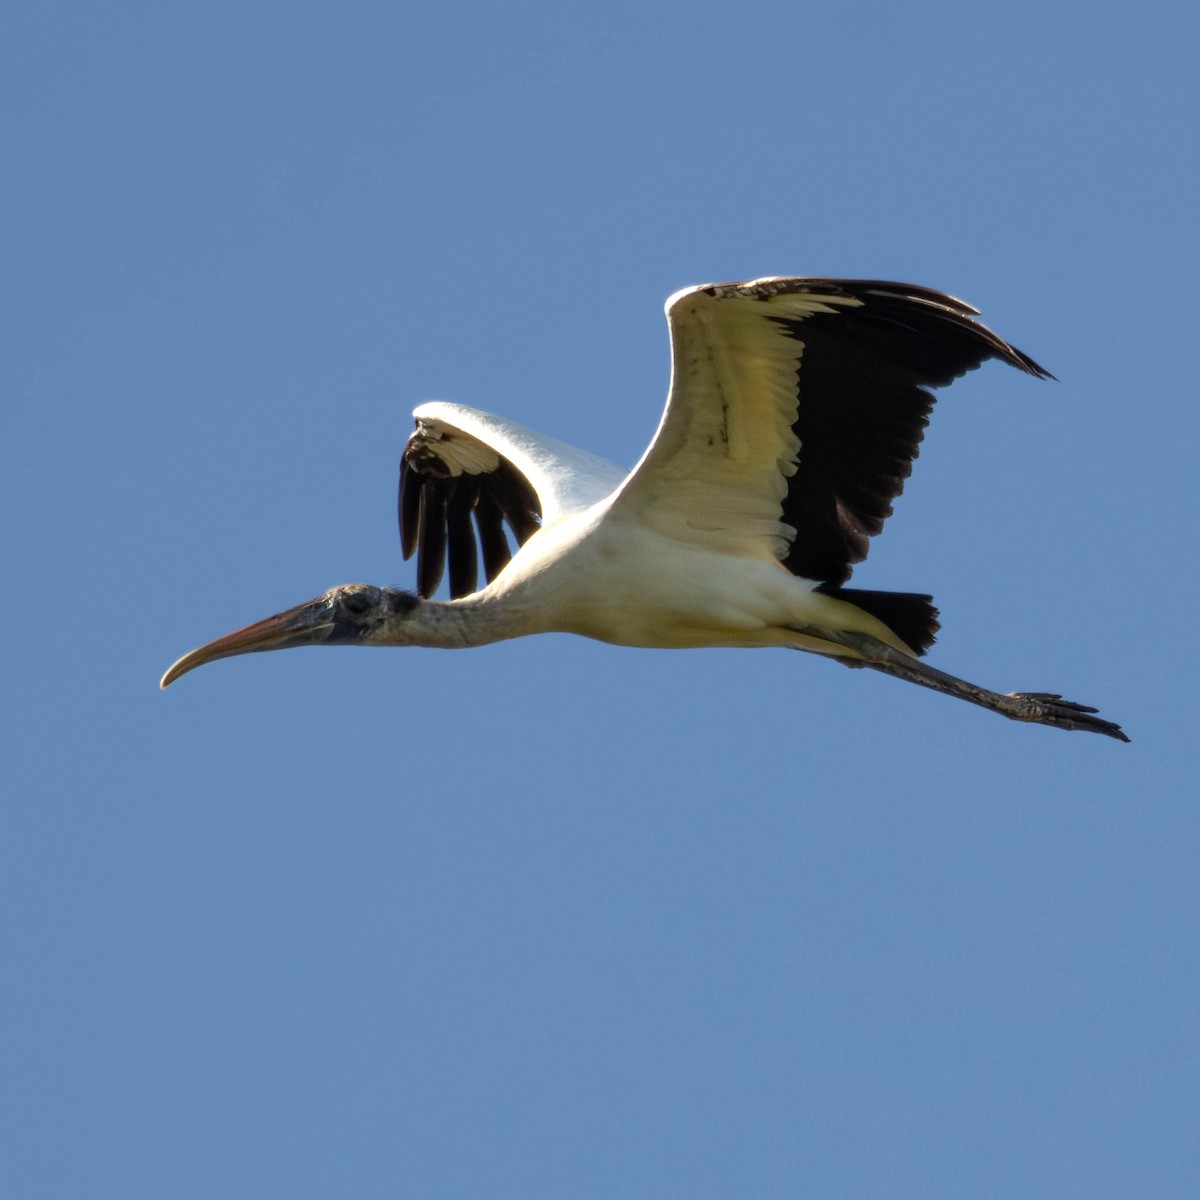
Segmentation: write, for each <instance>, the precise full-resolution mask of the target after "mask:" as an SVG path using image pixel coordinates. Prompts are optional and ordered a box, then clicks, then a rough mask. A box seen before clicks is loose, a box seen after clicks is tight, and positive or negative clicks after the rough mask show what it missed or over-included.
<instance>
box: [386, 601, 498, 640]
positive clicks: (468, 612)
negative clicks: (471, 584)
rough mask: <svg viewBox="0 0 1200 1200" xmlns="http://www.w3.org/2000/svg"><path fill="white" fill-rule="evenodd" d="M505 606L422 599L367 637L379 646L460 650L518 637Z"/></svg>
mask: <svg viewBox="0 0 1200 1200" xmlns="http://www.w3.org/2000/svg"><path fill="white" fill-rule="evenodd" d="M510 617H511V614H510V613H509V612H508V611H507V606H505V605H498V604H496V603H495V602H494V601H493V602H492V603H490V604H485V603H478V602H476V601H475V598H474V597H467V598H465V599H463V600H450V601H444V600H422V601H421V602H420V604H418V605H417V607H416V608H415V609H414V610H412V611H411V612H409V613H407V614H405V615H404V616H403V617H402V618H400V619H394V620H392V621H390V622H387V623H385V624H384V625H382V626H380V628H379V630H378V632H377V633H375V635H374V636H372V637H371V638H370V640H371V641H373V642H376V643H378V644H380V645H392V646H432V647H436V648H438V649H443V650H462V649H466V648H467V647H468V646H486V645H488V644H489V643H491V642H499V641H503V640H504V639H505V638H510V637H514V636H517V634H518V633H519V632H521V631H520V630H518V628H517V625H516V623H515V622H514V621H513V620H512V619H510Z"/></svg>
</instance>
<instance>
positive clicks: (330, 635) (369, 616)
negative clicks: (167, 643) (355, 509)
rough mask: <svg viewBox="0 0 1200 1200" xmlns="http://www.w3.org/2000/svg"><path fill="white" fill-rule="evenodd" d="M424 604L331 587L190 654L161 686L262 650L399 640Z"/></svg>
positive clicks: (387, 593) (405, 595) (359, 588)
mask: <svg viewBox="0 0 1200 1200" xmlns="http://www.w3.org/2000/svg"><path fill="white" fill-rule="evenodd" d="M421 603H422V601H421V600H420V599H419V597H417V596H415V595H414V594H413V593H412V592H401V591H397V590H395V589H393V588H377V587H372V586H371V584H369V583H347V584H345V585H343V586H342V587H335V588H330V590H329V591H327V592H326V593H325V594H324V595H323V596H318V597H317V598H316V599H315V600H309V601H308V602H307V603H305V604H298V605H297V606H296V607H295V608H289V609H288V610H287V611H286V612H281V613H277V614H276V615H275V616H273V617H267V619H266V620H265V621H257V622H256V623H255V624H253V625H247V626H246V628H245V629H239V630H238V631H237V632H236V633H230V634H226V636H225V637H222V638H217V640H216V641H215V642H209V643H208V644H207V645H205V646H201V647H200V648H199V649H198V650H193V651H192V652H191V653H190V654H185V655H184V656H183V657H182V658H181V659H180V660H179V661H178V662H176V663H175V664H174V665H173V666H171V667H170V668H169V669H168V670H167V673H166V674H165V675H164V676H163V677H162V683H161V684H160V686H161V687H166V686H167V684H169V683H174V682H175V680H176V679H178V678H179V677H180V675H184V674H186V673H187V672H188V671H191V670H193V669H195V668H196V667H200V666H203V665H204V664H205V663H208V662H213V661H215V660H216V659H218V658H229V657H231V656H232V655H234V654H253V653H255V652H257V651H260V650H287V649H289V648H290V647H292V646H346V645H364V644H365V645H370V644H372V643H376V644H385V643H387V642H390V641H395V642H399V641H401V640H402V639H401V638H398V637H397V636H396V630H397V629H398V628H399V627H402V626H403V625H404V623H405V619H406V618H408V617H411V616H412V615H414V614H415V612H416V610H417V608H418V607H419V606H420V604H421Z"/></svg>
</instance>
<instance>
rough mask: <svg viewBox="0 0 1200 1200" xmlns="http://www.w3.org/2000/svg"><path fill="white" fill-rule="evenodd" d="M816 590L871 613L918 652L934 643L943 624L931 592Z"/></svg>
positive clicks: (826, 588) (847, 589)
mask: <svg viewBox="0 0 1200 1200" xmlns="http://www.w3.org/2000/svg"><path fill="white" fill-rule="evenodd" d="M817 590H818V591H819V592H822V593H823V594H824V595H826V596H833V597H834V598H835V599H837V600H845V601H846V602H847V603H849V604H853V605H856V606H857V607H858V608H861V609H862V610H863V612H866V613H870V614H871V616H873V617H874V618H875V619H876V620H877V621H882V622H883V623H884V624H885V625H886V626H887V627H888V628H889V629H890V630H891V631H892V632H893V633H894V634H895V635H896V636H897V637H898V638H900V640H901V641H902V642H904V643H905V645H907V646H911V647H912V649H913V650H915V651H916V653H917V654H924V653H925V651H926V650H928V649H929V647H930V646H932V645H933V643H934V639H935V637H936V636H937V631H938V630H939V629H940V628H941V624H940V622H939V621H938V610H937V609H936V608H934V606H933V597H932V596H921V595H918V594H917V593H915V592H872V591H868V590H866V589H865V588H838V587H823V588H818V589H817Z"/></svg>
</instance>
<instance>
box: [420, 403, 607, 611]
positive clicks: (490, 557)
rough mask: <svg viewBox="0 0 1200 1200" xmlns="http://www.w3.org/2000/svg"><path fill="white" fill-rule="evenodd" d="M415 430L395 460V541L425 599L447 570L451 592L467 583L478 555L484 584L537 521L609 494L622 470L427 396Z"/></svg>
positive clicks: (461, 592)
mask: <svg viewBox="0 0 1200 1200" xmlns="http://www.w3.org/2000/svg"><path fill="white" fill-rule="evenodd" d="M413 416H414V417H415V418H416V422H417V428H416V432H415V433H414V434H413V435H412V436H411V437H410V438H409V439H408V443H407V445H406V446H405V447H404V454H403V455H402V456H401V459H400V497H399V517H400V542H401V547H402V549H403V552H404V557H405V558H411V557H412V555H413V554H414V553H416V555H417V590H418V592H419V593H420V594H421V595H422V596H424V597H426V598H428V597H430V596H432V595H433V594H434V592H436V591H437V588H438V584H439V583H441V580H442V574H443V572H444V570H445V568H446V566H447V564H448V565H449V568H450V594H451V595H452V596H454V597H456V598H457V597H459V596H466V595H469V594H470V593H471V592H473V591H475V588H476V583H477V580H478V559H479V558H480V557H482V559H483V567H484V573H485V575H486V577H487V580H488V582H491V581H492V580H493V579H495V578H496V576H497V575H499V574H500V572H501V571H503V570H504V568H505V567H506V566H507V565H508V561H509V559H510V557H511V550H510V548H509V544H508V539H507V538H506V536H505V533H504V526H505V525H506V524H507V525H508V527H509V529H510V530H511V531H512V533H513V536H514V537H515V538H516V539H517V543H518V545H520V544H523V543H524V542H525V541H526V540H527V539H528V538H529V537H531V536H532V535H533V534H534V533H535V532H536V531H537V529H538V528H539V526H540V525H541V524H542V523H543V522H550V521H553V520H555V519H556V518H557V517H560V516H562V515H563V514H565V513H570V512H576V511H578V510H580V509H584V508H587V507H589V506H590V505H592V504H595V503H596V501H598V500H602V499H603V498H604V497H605V496H607V495H609V494H610V493H611V492H612V491H613V490H614V489H615V488H616V487H617V486H618V485H619V484H620V483H621V481H622V480H623V479H624V478H625V471H624V470H622V469H621V468H620V467H618V466H617V465H616V464H615V463H611V462H609V461H608V460H607V459H603V458H598V457H597V456H596V455H594V454H588V453H587V452H586V451H584V450H577V449H575V448H574V447H573V446H568V445H566V444H565V443H564V442H558V441H555V440H554V439H553V438H548V437H543V436H542V435H541V434H540V433H534V432H533V430H531V429H526V428H525V427H524V426H522V425H517V424H516V423H515V422H513V421H506V420H504V419H503V418H501V417H494V416H492V415H491V414H490V413H485V412H480V411H478V410H477V409H474V408H466V407H464V406H463V405H459V404H445V403H442V402H440V401H435V402H432V403H429V404H422V405H421V406H420V407H419V408H418V409H416V411H415V412H414V413H413Z"/></svg>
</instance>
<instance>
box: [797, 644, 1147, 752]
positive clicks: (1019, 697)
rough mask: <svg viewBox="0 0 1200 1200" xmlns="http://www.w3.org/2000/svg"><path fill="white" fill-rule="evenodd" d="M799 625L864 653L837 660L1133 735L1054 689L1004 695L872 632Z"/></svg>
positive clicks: (997, 705)
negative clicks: (912, 653)
mask: <svg viewBox="0 0 1200 1200" xmlns="http://www.w3.org/2000/svg"><path fill="white" fill-rule="evenodd" d="M794 628H795V629H796V632H797V633H803V634H807V635H808V636H809V637H816V638H820V639H821V640H822V641H826V642H833V643H835V644H836V645H840V646H845V647H846V648H847V649H849V650H853V651H855V652H856V653H857V654H858V655H860V656H861V657H860V658H849V657H846V658H841V657H839V658H838V660H837V661H838V662H841V663H844V664H845V665H846V666H848V667H871V668H872V669H873V670H876V671H882V672H883V673H884V674H885V675H892V676H895V678H897V679H903V680H906V681H907V682H908V683H917V684H920V685H921V687H927V688H932V689H933V690H934V691H935V692H941V693H943V694H944V695H947V696H957V697H958V698H959V699H960V700H969V701H970V702H971V703H972V704H978V705H980V706H981V707H983V708H990V709H991V710H992V711H993V712H998V713H1000V714H1001V716H1005V717H1008V718H1010V719H1011V720H1013V721H1032V722H1034V723H1036V724H1038V725H1055V726H1057V727H1058V728H1059V729H1085V730H1088V731H1089V732H1091V733H1103V734H1105V735H1106V736H1107V737H1111V738H1116V739H1117V740H1118V741H1122V742H1127V741H1129V738H1127V737H1126V736H1125V734H1124V733H1123V732H1122V730H1121V727H1120V726H1119V725H1115V724H1113V722H1111V721H1105V720H1103V719H1102V718H1100V717H1097V716H1095V715H1093V714H1094V713H1095V712H1096V710H1095V709H1094V708H1088V707H1087V706H1086V705H1083V704H1075V703H1073V702H1072V701H1070V700H1064V699H1063V698H1062V697H1061V696H1059V695H1057V694H1055V693H1053V692H1011V693H1009V694H1008V695H1003V694H1001V693H1000V692H991V691H988V689H987V688H983V687H980V686H979V685H978V684H975V683H968V682H967V681H966V680H965V679H958V678H956V677H955V676H953V675H948V674H946V672H945V671H939V670H938V669H937V668H936V667H930V666H928V665H926V664H925V663H923V662H921V661H919V660H918V659H915V658H913V657H912V656H911V655H908V654H904V653H902V652H901V651H899V650H896V649H895V648H894V647H892V646H889V645H888V644H887V643H886V642H881V641H880V640H879V639H878V638H874V637H871V635H870V634H866V633H848V632H844V631H840V630H830V629H821V628H818V627H816V626H795V627H794Z"/></svg>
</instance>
